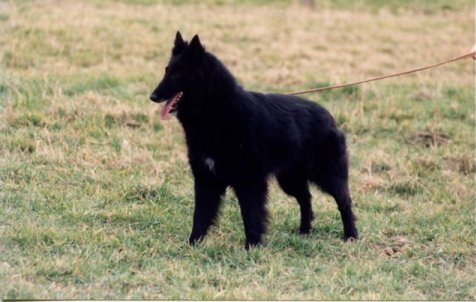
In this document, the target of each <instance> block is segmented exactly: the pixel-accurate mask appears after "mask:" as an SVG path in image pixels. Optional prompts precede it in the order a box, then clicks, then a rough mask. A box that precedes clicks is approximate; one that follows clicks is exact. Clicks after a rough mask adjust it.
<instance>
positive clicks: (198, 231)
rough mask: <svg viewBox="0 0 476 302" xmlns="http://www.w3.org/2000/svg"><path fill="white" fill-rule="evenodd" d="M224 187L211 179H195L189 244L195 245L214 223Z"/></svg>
mask: <svg viewBox="0 0 476 302" xmlns="http://www.w3.org/2000/svg"><path fill="white" fill-rule="evenodd" d="M225 190H226V186H225V185H223V184H219V183H217V182H216V181H214V180H212V179H207V178H200V177H196V178H195V210H194V214H193V227H192V233H191V234H190V238H189V243H190V244H192V245H193V244H196V243H197V242H199V241H200V240H201V239H202V238H203V237H204V236H205V235H206V234H207V232H208V229H209V228H210V226H211V225H212V224H213V223H214V222H215V219H216V217H217V214H218V209H219V207H220V201H221V196H222V195H223V194H224V193H225Z"/></svg>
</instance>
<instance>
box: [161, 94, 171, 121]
mask: <svg viewBox="0 0 476 302" xmlns="http://www.w3.org/2000/svg"><path fill="white" fill-rule="evenodd" d="M173 101H174V98H172V99H171V100H168V101H167V102H166V103H165V105H164V106H162V110H160V118H161V119H162V120H163V121H165V120H166V119H168V118H169V115H170V110H172V104H173V103H174V102H173Z"/></svg>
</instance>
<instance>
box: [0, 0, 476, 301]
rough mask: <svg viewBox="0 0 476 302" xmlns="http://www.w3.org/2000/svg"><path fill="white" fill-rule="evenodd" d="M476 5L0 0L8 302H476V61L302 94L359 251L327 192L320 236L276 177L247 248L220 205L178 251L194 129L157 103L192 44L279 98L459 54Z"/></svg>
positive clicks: (0, 178) (188, 210)
mask: <svg viewBox="0 0 476 302" xmlns="http://www.w3.org/2000/svg"><path fill="white" fill-rule="evenodd" d="M474 17H475V15H474V2H473V1H469V0H468V1H463V0H461V1H451V0H438V1H430V0H425V1H407V0H405V1H381V0H379V1H370V0H368V1H367V0H366V1H330V0H328V1H316V5H315V7H314V8H313V9H311V8H309V7H306V6H304V5H303V4H301V3H300V2H298V1H294V2H293V1H282V2H266V1H257V2H254V1H234V2H233V3H232V4H227V3H226V1H218V0H216V1H213V2H212V1H209V2H201V1H195V2H191V3H188V4H184V3H181V2H179V1H162V2H155V1H147V0H142V1H137V2H133V1H69V0H68V1H36V2H35V1H31V2H30V1H1V2H0V26H1V33H0V51H1V56H0V60H1V73H0V106H1V107H0V108H1V109H0V110H1V111H0V298H17V299H19V298H22V299H27V298H37V299H39V298H47V299H57V298H61V299H79V298H83V299H111V298H116V299H126V298H127V299H129V298H136V299H142V298H144V299H154V298H155V299H473V300H474V299H476V288H475V282H476V278H475V261H476V251H475V234H476V227H475V202H474V201H475V176H474V175H475V107H474V100H475V92H474V73H475V67H474V62H473V61H471V60H469V59H468V60H465V61H460V62H458V63H453V64H451V65H447V66H445V67H442V68H439V69H434V70H431V71H426V72H422V73H419V74H417V75H411V76H406V77H401V78H396V79H390V80H385V81H381V82H376V83H372V84H366V85H363V86H359V87H354V88H351V89H342V90H335V91H333V92H326V93H322V94H314V95H309V96H308V97H309V98H310V99H311V100H313V101H316V102H319V103H320V104H322V105H324V106H325V107H327V108H328V109H329V110H330V111H331V112H332V113H333V114H334V116H335V117H336V120H337V121H338V123H339V125H340V127H341V128H342V129H343V130H344V131H345V132H346V134H347V137H348V142H349V153H350V159H351V168H350V183H351V192H352V195H353V199H354V203H355V211H356V215H357V216H358V218H359V220H358V227H359V229H360V234H361V240H359V241H357V242H354V243H350V244H349V243H344V242H342V241H341V240H340V239H339V238H340V236H341V234H342V226H341V222H340V218H339V214H338V211H337V209H336V206H335V203H334V202H333V201H332V200H331V199H330V198H329V197H328V196H325V195H323V194H321V193H320V192H318V191H317V190H316V189H314V190H313V195H314V199H313V206H314V209H315V211H316V220H315V221H314V230H313V232H312V234H310V235H309V236H305V237H301V236H298V235H296V234H294V231H295V230H296V229H297V226H298V223H299V209H298V206H297V203H296V202H295V201H294V200H292V199H291V198H288V197H287V196H286V195H284V194H283V193H282V192H281V191H280V190H279V189H278V188H277V186H276V184H275V182H274V180H273V181H272V185H271V189H270V194H269V203H268V205H269V211H270V214H271V220H270V227H269V232H268V235H267V236H266V244H265V246H263V247H260V248H257V249H253V250H251V251H250V252H246V251H245V250H244V248H243V241H244V232H243V226H242V221H241V217H240V213H239V207H238V204H237V202H236V199H235V196H234V195H233V193H232V192H231V191H230V192H227V195H226V198H225V202H224V206H223V208H222V213H221V218H220V221H219V226H218V227H217V228H214V229H213V230H212V232H211V233H210V236H209V237H208V238H207V239H206V240H205V241H204V242H203V244H202V245H201V246H198V247H195V248H191V247H189V246H188V245H186V239H187V238H188V235H189V231H190V228H191V219H192V211H193V192H192V188H193V180H192V177H191V173H190V169H189V167H188V163H187V158H186V149H185V145H184V137H183V133H182V129H181V127H180V125H179V123H178V122H177V121H176V119H170V120H169V121H167V122H162V121H160V120H159V114H158V111H159V106H157V104H153V103H151V102H150V101H149V100H148V96H149V94H150V92H151V91H152V89H153V88H154V87H155V85H156V83H157V81H158V80H159V79H160V78H161V76H162V74H163V68H164V66H165V64H166V62H167V60H168V56H169V52H170V47H171V43H172V40H173V37H174V35H175V32H176V30H178V29H180V30H181V31H182V33H183V34H184V36H185V37H186V38H190V37H191V36H192V35H193V34H195V33H199V34H200V37H201V40H202V42H203V43H204V44H205V46H206V47H207V48H208V49H209V50H211V51H213V52H214V53H216V54H217V56H218V57H219V58H221V59H222V60H223V61H224V62H225V63H226V64H227V65H228V66H229V68H230V69H231V70H232V72H234V74H235V75H236V77H237V78H238V79H239V81H240V82H241V83H242V84H243V85H244V86H245V87H247V88H250V89H253V90H259V91H268V92H276V91H278V92H286V91H293V90H300V89H304V88H312V87H315V86H319V85H327V84H337V83H343V82H347V81H354V80H360V79H364V78H368V77H372V76H377V75H383V74H387V73H391V72H396V71H401V70H405V69H409V68H414V67H417V66H422V65H425V64H431V63H435V62H438V61H442V60H446V59H448V58H450V57H453V56H457V55H460V54H463V53H466V52H467V51H468V50H469V48H471V46H472V44H473V43H474Z"/></svg>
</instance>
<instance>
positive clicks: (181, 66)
mask: <svg viewBox="0 0 476 302" xmlns="http://www.w3.org/2000/svg"><path fill="white" fill-rule="evenodd" d="M204 57H205V49H204V48H203V46H202V44H201V43H200V39H199V38H198V35H195V36H194V37H193V39H192V40H191V41H190V43H187V42H186V41H184V40H183V38H182V35H181V34H180V32H177V35H176V36H175V42H174V47H173V49H172V57H171V58H170V61H169V63H168V65H167V67H165V74H164V77H163V79H162V80H161V81H160V83H159V84H158V86H157V87H156V88H155V90H154V91H153V92H152V94H151V96H150V99H151V100H152V101H153V102H156V103H161V102H166V103H165V105H164V107H163V108H162V110H161V113H160V116H161V118H162V119H167V118H168V116H169V114H170V113H171V112H173V111H175V110H177V108H178V106H179V104H180V103H183V102H184V99H186V98H187V92H189V91H190V89H189V88H190V87H192V86H193V85H196V84H197V82H198V81H199V80H200V79H201V78H203V74H202V73H201V71H200V70H201V68H200V65H201V64H203V62H204V60H205V59H204Z"/></svg>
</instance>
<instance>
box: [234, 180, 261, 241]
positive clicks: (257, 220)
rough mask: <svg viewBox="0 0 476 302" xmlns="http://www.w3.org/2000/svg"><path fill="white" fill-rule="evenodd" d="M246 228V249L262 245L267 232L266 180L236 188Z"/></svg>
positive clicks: (247, 183)
mask: <svg viewBox="0 0 476 302" xmlns="http://www.w3.org/2000/svg"><path fill="white" fill-rule="evenodd" d="M234 189H235V193H236V196H237V197H238V200H239V202H240V208H241V215H242V217H243V223H244V226H245V235H246V242H245V248H246V249H249V248H250V247H252V246H256V245H259V244H261V242H262V236H263V233H264V232H265V231H266V223H267V216H268V215H267V211H266V194H267V190H268V186H267V183H266V180H258V181H247V182H246V183H242V184H239V185H237V186H235V187H234Z"/></svg>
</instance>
